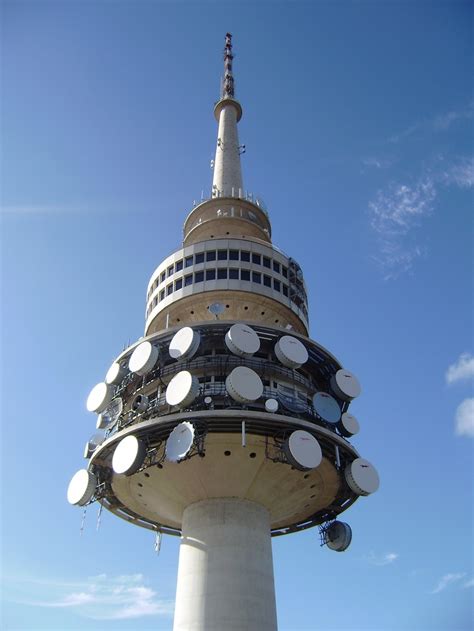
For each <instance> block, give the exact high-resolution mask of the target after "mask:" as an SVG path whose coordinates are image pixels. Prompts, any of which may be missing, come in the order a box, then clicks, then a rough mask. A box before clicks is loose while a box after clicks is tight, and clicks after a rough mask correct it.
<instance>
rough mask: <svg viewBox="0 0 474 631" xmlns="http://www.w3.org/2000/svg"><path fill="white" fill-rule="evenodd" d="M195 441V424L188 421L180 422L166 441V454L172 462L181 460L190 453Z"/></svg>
mask: <svg viewBox="0 0 474 631" xmlns="http://www.w3.org/2000/svg"><path fill="white" fill-rule="evenodd" d="M193 442H194V425H193V424H192V423H189V422H188V421H184V422H183V423H179V425H176V427H175V428H174V429H173V431H172V432H171V434H170V435H169V436H168V440H167V441H166V448H165V454H166V459H167V460H169V461H170V462H179V461H180V460H183V458H185V457H186V456H187V454H188V453H189V450H190V449H191V447H192V446H193Z"/></svg>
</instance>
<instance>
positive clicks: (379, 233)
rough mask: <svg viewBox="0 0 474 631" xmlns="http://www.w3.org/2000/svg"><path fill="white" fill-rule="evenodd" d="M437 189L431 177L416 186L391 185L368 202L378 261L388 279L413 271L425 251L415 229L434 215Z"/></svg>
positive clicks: (417, 182) (376, 259)
mask: <svg viewBox="0 0 474 631" xmlns="http://www.w3.org/2000/svg"><path fill="white" fill-rule="evenodd" d="M435 197H436V188H435V184H434V181H433V179H432V178H431V177H429V176H426V177H423V178H420V179H419V180H418V181H416V182H415V183H414V184H394V183H392V184H390V185H389V187H388V188H387V189H386V190H379V191H378V192H377V194H376V196H375V199H374V200H373V201H371V202H370V203H369V216H370V226H371V228H372V230H373V231H374V232H375V234H376V238H377V244H378V251H379V253H378V255H377V256H374V259H375V261H376V262H377V263H378V264H379V266H380V268H381V269H382V273H383V275H384V278H385V280H389V279H391V278H397V277H398V276H399V275H400V274H401V273H403V272H407V271H410V270H411V268H412V266H413V262H414V261H415V260H416V259H417V258H419V257H420V256H422V255H423V253H424V248H423V247H422V246H421V245H420V244H419V243H417V242H416V240H415V239H414V233H415V232H416V228H417V227H418V226H420V224H421V222H422V221H423V219H424V218H425V217H427V216H428V215H430V214H431V213H432V212H433V203H434V200H435Z"/></svg>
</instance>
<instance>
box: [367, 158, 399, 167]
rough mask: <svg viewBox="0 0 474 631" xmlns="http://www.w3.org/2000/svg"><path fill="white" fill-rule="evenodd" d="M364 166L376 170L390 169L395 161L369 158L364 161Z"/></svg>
mask: <svg viewBox="0 0 474 631" xmlns="http://www.w3.org/2000/svg"><path fill="white" fill-rule="evenodd" d="M362 164H363V165H364V166H365V167H372V168H374V169H388V167H390V166H392V164H393V161H392V160H388V159H387V158H375V157H369V158H364V159H363V160H362Z"/></svg>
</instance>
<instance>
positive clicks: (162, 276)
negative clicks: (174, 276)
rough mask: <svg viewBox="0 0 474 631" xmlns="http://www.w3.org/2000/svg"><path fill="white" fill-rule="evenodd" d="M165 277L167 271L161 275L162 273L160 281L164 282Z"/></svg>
mask: <svg viewBox="0 0 474 631" xmlns="http://www.w3.org/2000/svg"><path fill="white" fill-rule="evenodd" d="M165 278H166V272H161V275H160V283H163V282H164V280H165Z"/></svg>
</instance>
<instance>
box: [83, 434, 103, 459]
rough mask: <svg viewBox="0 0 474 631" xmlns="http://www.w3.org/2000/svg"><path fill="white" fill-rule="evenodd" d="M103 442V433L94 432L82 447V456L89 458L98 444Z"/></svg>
mask: <svg viewBox="0 0 474 631" xmlns="http://www.w3.org/2000/svg"><path fill="white" fill-rule="evenodd" d="M103 442H104V435H103V434H94V435H93V436H91V437H90V438H89V440H88V441H87V443H86V446H85V447H84V458H90V457H91V456H92V454H93V453H94V451H95V450H96V449H97V447H98V446H99V445H101V444H102V443H103Z"/></svg>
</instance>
